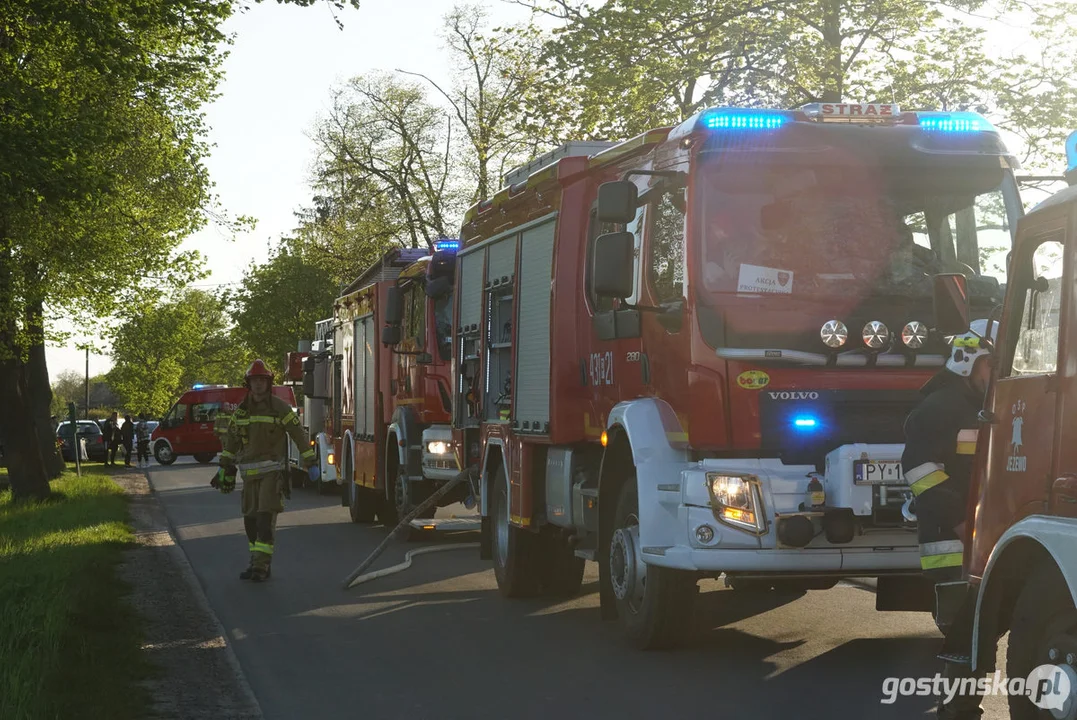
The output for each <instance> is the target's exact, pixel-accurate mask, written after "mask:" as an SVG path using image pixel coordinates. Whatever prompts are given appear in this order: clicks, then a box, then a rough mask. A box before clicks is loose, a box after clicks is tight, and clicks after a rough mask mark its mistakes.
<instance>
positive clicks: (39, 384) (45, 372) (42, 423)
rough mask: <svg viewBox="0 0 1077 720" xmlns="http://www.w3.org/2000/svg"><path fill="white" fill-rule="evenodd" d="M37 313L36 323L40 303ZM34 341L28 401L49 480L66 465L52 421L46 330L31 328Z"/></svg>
mask: <svg viewBox="0 0 1077 720" xmlns="http://www.w3.org/2000/svg"><path fill="white" fill-rule="evenodd" d="M30 311H31V313H33V314H34V315H35V316H36V319H35V324H39V323H41V322H42V320H43V318H42V314H41V305H40V304H38V305H37V306H36V307H33V308H31V309H30ZM32 333H33V334H32V337H33V338H34V339H33V344H32V345H30V357H29V360H28V362H27V364H26V366H25V367H26V386H27V388H28V390H29V395H28V400H29V402H30V404H31V408H32V411H31V414H32V416H33V419H34V425H35V427H36V430H37V439H38V447H40V448H41V458H42V461H43V462H44V464H45V472H46V473H47V474H48V477H49V478H50V479H55V478H58V477H60V473H62V472H63V471H64V468H65V467H66V466H65V465H64V459H63V458H62V457H61V456H60V453H59V452H57V450H56V427H55V425H54V424H53V423H52V421H51V420H50V417H51V415H52V388H51V387H50V386H49V368H48V365H47V363H46V360H45V335H44V329H43V328H42V329H41V330H40V332H39V331H37V329H35V330H34V331H32Z"/></svg>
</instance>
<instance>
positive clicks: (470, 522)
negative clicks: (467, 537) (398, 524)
mask: <svg viewBox="0 0 1077 720" xmlns="http://www.w3.org/2000/svg"><path fill="white" fill-rule="evenodd" d="M410 524H411V527H412V528H414V529H416V530H428V531H432V532H468V531H478V530H479V529H480V528H481V527H482V517H481V516H479V515H467V516H465V517H454V518H426V519H423V518H416V519H414V520H412V521H411V523H410Z"/></svg>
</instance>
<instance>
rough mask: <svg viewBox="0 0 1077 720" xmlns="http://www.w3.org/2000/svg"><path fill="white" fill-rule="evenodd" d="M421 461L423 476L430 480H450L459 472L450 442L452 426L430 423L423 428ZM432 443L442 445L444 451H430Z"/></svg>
mask: <svg viewBox="0 0 1077 720" xmlns="http://www.w3.org/2000/svg"><path fill="white" fill-rule="evenodd" d="M422 438H423V439H422V443H423V450H422V457H423V460H422V463H423V477H426V478H429V479H430V480H438V481H445V480H452V479H453V478H455V477H456V476H457V475H459V474H460V466H459V464H458V463H457V461H456V452H455V450H456V448H455V447H454V446H453V442H452V428H450V427H449V426H448V425H431V426H430V427H428V428H427V429H425V430H423V435H422ZM432 444H433V445H434V447H435V448H438V446H439V445H441V446H444V452H431V451H430V447H431V445H432Z"/></svg>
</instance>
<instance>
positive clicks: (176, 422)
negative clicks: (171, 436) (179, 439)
mask: <svg viewBox="0 0 1077 720" xmlns="http://www.w3.org/2000/svg"><path fill="white" fill-rule="evenodd" d="M185 422H187V406H186V405H185V404H184V403H176V404H175V405H173V406H172V409H171V410H169V411H168V415H166V416H165V422H164V425H165V427H179V426H180V425H182V424H183V423H185Z"/></svg>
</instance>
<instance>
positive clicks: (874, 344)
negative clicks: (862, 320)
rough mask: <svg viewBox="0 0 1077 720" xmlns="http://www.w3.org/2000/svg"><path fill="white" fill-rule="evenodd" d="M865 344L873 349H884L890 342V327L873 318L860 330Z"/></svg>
mask: <svg viewBox="0 0 1077 720" xmlns="http://www.w3.org/2000/svg"><path fill="white" fill-rule="evenodd" d="M860 334H861V337H862V338H863V340H864V344H865V345H867V346H868V347H869V348H871V349H872V350H882V349H883V348H885V347H886V345H887V343H889V342H890V329H889V328H888V327H886V325H884V324H883V323H881V322H879V321H878V320H872V321H871V322H869V323H868V324H867V325H865V326H864V329H863V330H861V331H860Z"/></svg>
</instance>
